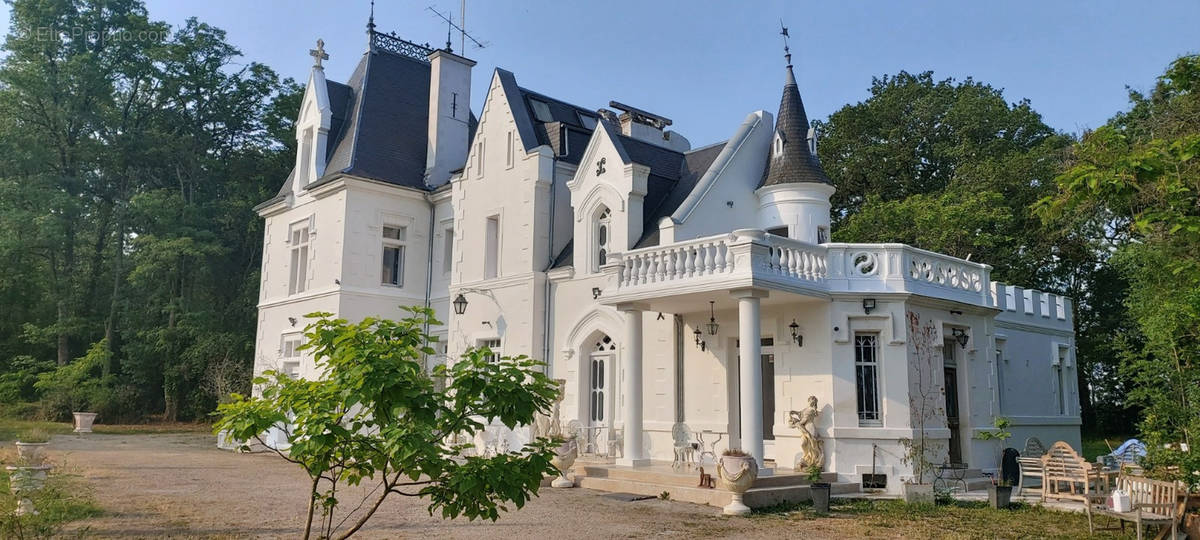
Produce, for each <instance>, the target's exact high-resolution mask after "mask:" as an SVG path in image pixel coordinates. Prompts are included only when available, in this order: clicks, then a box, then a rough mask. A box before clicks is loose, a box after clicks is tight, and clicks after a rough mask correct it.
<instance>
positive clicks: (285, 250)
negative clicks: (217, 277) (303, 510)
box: [255, 24, 1080, 491]
mask: <svg viewBox="0 0 1200 540" xmlns="http://www.w3.org/2000/svg"><path fill="white" fill-rule="evenodd" d="M368 43H369V44H368V47H367V51H366V52H365V53H364V54H363V55H362V58H361V59H359V61H358V65H357V68H356V69H355V70H354V73H353V75H352V76H351V77H350V80H349V81H347V82H346V83H345V84H343V83H338V82H334V81H330V80H327V79H326V78H325V75H324V71H323V69H322V66H321V62H322V60H323V59H324V58H326V56H325V55H324V54H323V51H322V50H321V46H320V45H318V49H317V50H315V51H313V56H314V57H315V58H316V64H315V65H314V66H313V68H312V72H311V75H310V77H309V79H308V85H307V89H306V90H305V95H304V101H303V105H302V107H301V111H300V115H299V118H298V119H297V122H296V139H297V142H298V148H299V151H298V152H297V154H298V155H297V157H296V165H295V168H294V170H293V171H292V173H291V175H290V176H289V177H288V178H287V180H286V182H284V184H283V187H282V188H281V189H280V191H279V194H278V195H277V196H276V197H274V198H272V199H270V200H268V201H266V202H264V203H263V204H261V205H260V206H259V207H258V208H257V210H258V212H259V214H260V215H261V216H262V217H263V218H264V219H265V220H266V231H265V234H264V238H263V266H262V289H261V295H260V301H259V318H258V330H257V350H256V363H255V372H256V373H261V372H262V371H263V370H266V369H277V370H284V371H287V372H289V373H292V374H294V375H295V376H299V377H311V376H316V375H317V373H316V372H315V368H314V366H313V363H312V360H311V359H310V358H306V357H305V356H304V355H302V354H300V353H299V352H297V351H296V350H295V349H296V346H298V345H299V344H300V343H301V339H302V336H301V330H302V329H303V328H304V326H305V324H306V322H305V320H304V319H303V315H304V314H306V313H310V312H313V311H329V312H333V313H336V314H337V315H338V316H340V317H344V318H347V319H351V320H357V319H360V318H362V317H365V316H372V315H373V316H383V317H400V316H402V314H403V312H402V311H401V310H400V308H399V306H401V305H420V306H430V307H432V308H433V309H434V310H435V311H436V312H437V316H438V318H439V319H440V320H442V321H446V326H442V327H436V328H432V329H431V332H432V333H433V334H434V335H437V336H439V338H440V340H441V341H440V345H439V347H441V348H442V349H441V351H442V353H443V354H442V355H439V357H438V358H431V359H429V361H430V363H431V364H432V363H434V362H442V361H445V359H447V358H449V359H453V358H456V357H457V356H458V355H459V354H461V353H462V352H463V351H464V350H466V349H467V348H469V347H478V346H485V345H486V346H489V347H491V348H492V349H495V350H498V351H502V352H503V354H506V355H507V354H526V355H529V356H532V357H534V358H538V359H543V360H544V361H546V362H547V364H548V367H547V370H548V372H549V374H550V375H551V376H553V377H555V378H560V379H564V380H565V381H566V387H565V390H566V397H565V400H564V402H563V405H562V411H561V415H562V416H561V420H562V423H563V424H564V425H565V424H567V423H569V422H572V421H573V422H576V423H577V424H578V426H579V427H581V428H582V429H581V431H582V433H583V437H584V439H585V443H591V444H587V446H589V447H590V448H591V449H592V450H595V451H596V452H597V453H599V454H604V455H609V456H611V457H612V458H613V459H614V461H615V463H616V464H618V465H626V466H634V467H637V466H640V465H644V464H647V463H649V461H650V460H654V461H665V462H671V461H672V459H673V457H674V443H673V437H672V434H673V429H674V428H675V426H676V425H677V424H682V425H685V426H686V427H687V429H688V430H689V431H690V432H691V433H693V434H702V435H704V436H705V441H706V443H711V442H712V441H713V440H715V439H717V438H718V437H719V438H720V441H719V442H718V443H717V444H716V447H715V450H716V452H717V454H718V455H719V453H720V451H721V450H722V449H724V448H727V447H739V448H742V449H744V450H745V451H746V452H748V453H750V454H752V455H753V456H755V457H756V458H758V460H759V462H760V467H764V466H765V468H767V469H770V468H772V467H775V468H777V469H779V471H780V473H783V472H786V471H788V470H789V469H791V467H792V466H793V463H795V462H796V460H797V459H798V458H799V457H800V453H801V448H800V441H801V439H800V437H799V433H798V429H794V428H790V427H789V426H788V413H789V411H792V410H801V409H804V408H806V407H807V404H808V398H809V396H815V397H816V398H817V401H818V403H819V412H818V414H817V416H816V418H817V420H816V424H815V431H816V434H817V435H818V436H819V437H820V438H821V439H822V440H823V441H824V442H823V444H824V459H823V461H824V463H823V468H824V470H825V471H828V472H832V473H836V479H837V481H838V482H841V483H858V482H861V481H862V479H863V475H865V474H871V473H873V472H874V473H876V474H881V475H886V477H887V479H888V482H887V489H888V490H891V491H895V490H897V489H899V488H898V486H899V484H900V483H901V482H902V481H903V480H905V479H907V478H910V477H911V474H912V467H911V466H910V465H906V464H905V462H904V461H903V460H902V459H901V456H902V455H903V454H904V449H903V447H902V445H901V443H900V442H899V441H900V440H901V439H903V438H912V437H916V436H919V430H918V429H917V428H918V427H919V426H920V425H921V424H922V423H924V424H925V427H926V430H925V432H926V434H927V435H928V436H929V437H931V438H933V439H935V440H937V441H938V443H939V444H940V445H941V447H942V449H943V450H942V451H943V453H944V455H943V456H942V458H943V459H944V460H945V461H948V462H957V463H967V464H969V466H970V467H971V468H973V469H983V470H994V469H995V468H996V467H997V466H998V456H999V449H1000V447H999V445H998V443H996V442H994V441H983V440H978V439H977V438H976V436H977V435H978V434H979V433H981V432H985V431H989V430H990V428H991V426H992V424H993V421H994V419H995V418H996V417H998V416H1003V417H1006V418H1009V419H1011V420H1012V423H1013V428H1012V431H1013V433H1014V436H1013V438H1012V439H1010V440H1009V441H1008V442H1007V443H1006V444H1005V446H1012V447H1016V448H1021V447H1022V445H1023V443H1024V441H1025V439H1026V438H1027V437H1030V436H1036V437H1039V438H1040V439H1041V440H1043V441H1046V444H1049V443H1050V442H1053V441H1055V440H1066V441H1068V442H1069V443H1071V444H1072V445H1075V446H1076V447H1078V445H1079V425H1080V416H1079V403H1078V389H1077V382H1076V381H1077V376H1076V372H1075V369H1076V365H1075V340H1074V327H1073V320H1072V315H1071V314H1072V307H1071V302H1070V300H1069V299H1067V298H1063V297H1061V296H1056V295H1053V294H1047V293H1043V292H1039V291H1034V290H1025V289H1022V288H1020V287H1016V286H1012V285H1006V284H1003V283H998V282H994V281H992V280H991V279H990V274H989V271H990V267H989V266H988V265H986V264H981V263H977V262H970V261H966V260H961V259H956V258H952V257H949V256H946V255H941V254H937V253H932V252H929V251H924V250H921V249H917V248H914V247H910V246H906V245H901V244H843V243H832V242H830V241H829V224H830V202H829V198H830V196H831V195H832V194H833V193H834V191H835V190H836V189H837V187H836V186H835V185H834V184H833V182H831V181H830V179H829V177H828V176H826V174H825V173H824V171H822V169H821V165H820V163H818V161H817V159H816V157H815V144H816V142H815V137H814V135H813V133H812V132H811V130H810V129H809V128H808V125H809V123H808V118H807V117H806V115H805V111H804V105H803V103H802V101H801V98H800V93H799V90H798V85H797V83H796V79H795V77H794V75H793V73H792V68H791V66H790V65H788V66H787V69H786V71H785V72H784V73H782V74H781V75H783V76H784V77H783V81H784V84H783V98H782V102H781V103H780V105H779V109H778V113H777V115H772V114H771V113H769V112H767V111H763V110H756V111H753V112H750V113H749V114H747V115H746V119H745V121H743V122H742V124H741V125H740V126H730V132H731V136H730V138H729V139H728V140H726V141H722V142H719V143H716V144H712V145H708V146H703V147H700V148H692V146H691V144H690V143H689V141H688V140H687V139H686V138H684V137H683V136H682V135H680V134H679V133H677V132H675V131H670V130H667V129H666V128H667V127H668V126H670V125H671V124H672V122H671V120H669V119H666V118H663V117H661V116H658V115H655V114H652V113H649V112H646V111H643V110H639V109H636V108H634V107H630V106H626V105H622V104H620V103H617V102H612V103H611V104H610V105H609V107H611V108H613V109H616V111H615V112H614V111H610V110H607V109H597V108H584V107H579V106H576V105H572V104H570V103H569V102H567V101H563V100H559V99H556V98H552V97H550V96H547V95H544V94H541V93H538V92H536V91H533V90H530V89H528V88H525V87H523V86H521V85H520V84H518V82H517V78H516V76H514V74H513V73H510V72H508V71H505V70H503V69H496V70H495V71H494V72H492V73H489V74H486V75H487V78H486V79H479V78H476V81H477V82H478V81H482V82H483V83H484V84H486V85H487V86H488V91H487V96H486V98H485V99H484V102H483V103H481V104H475V107H476V110H477V111H478V113H479V115H478V120H477V119H476V117H475V115H474V114H472V112H471V110H472V103H471V93H472V92H471V83H472V78H473V75H476V74H473V73H472V67H473V66H474V65H475V62H473V61H471V60H469V59H466V58H463V57H461V56H458V55H456V54H454V53H452V52H450V51H449V50H448V49H447V50H433V49H430V48H428V47H427V46H420V45H416V44H414V43H411V42H407V41H404V40H401V39H398V38H396V37H394V36H390V35H386V34H382V33H379V32H376V31H375V30H374V26H373V24H372V25H369V26H368ZM789 64H790V62H789ZM614 90H616V89H614ZM460 297H461V299H460V301H459V302H458V303H459V304H460V306H459V307H460V308H464V309H463V312H462V313H455V310H454V309H452V306H451V302H452V299H455V298H460ZM464 302H465V306H462V305H461V304H463V303H464ZM931 403H932V404H933V406H932V407H930V406H928V405H929V404H931ZM922 404H925V405H926V406H922ZM922 410H926V411H927V412H925V413H922V412H921V411H922ZM500 437H503V438H504V439H505V442H506V443H508V444H509V445H510V446H513V447H515V446H516V445H519V444H521V443H522V442H523V441H525V440H528V437H530V433H529V430H527V429H520V430H517V431H516V432H515V433H512V432H505V433H502V434H500ZM764 460H765V462H764ZM766 474H770V472H769V471H766Z"/></svg>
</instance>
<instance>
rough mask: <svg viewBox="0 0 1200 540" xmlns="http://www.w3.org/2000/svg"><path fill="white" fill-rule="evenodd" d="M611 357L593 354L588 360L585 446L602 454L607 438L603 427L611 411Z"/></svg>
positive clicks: (607, 354) (607, 422) (608, 421)
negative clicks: (609, 372) (609, 371)
mask: <svg viewBox="0 0 1200 540" xmlns="http://www.w3.org/2000/svg"><path fill="white" fill-rule="evenodd" d="M612 361H613V355H612V354H609V353H593V354H592V355H591V357H590V358H589V359H588V365H589V367H588V375H589V379H588V380H589V388H588V427H589V428H590V429H588V430H587V439H588V440H587V441H586V446H587V448H589V449H590V450H591V451H592V452H596V453H603V452H605V451H607V449H606V448H605V441H606V439H607V438H608V433H604V428H605V426H607V425H609V423H610V419H609V411H610V410H611V403H610V401H611V400H610V397H611V396H610V395H609V390H608V389H609V386H610V385H611V384H612V383H611V381H609V379H610V378H611V377H609V375H608V370H609V368H610V367H611V366H612Z"/></svg>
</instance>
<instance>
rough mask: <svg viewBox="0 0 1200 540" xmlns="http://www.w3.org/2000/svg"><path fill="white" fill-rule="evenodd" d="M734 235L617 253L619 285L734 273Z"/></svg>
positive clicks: (626, 285) (629, 285) (630, 285)
mask: <svg viewBox="0 0 1200 540" xmlns="http://www.w3.org/2000/svg"><path fill="white" fill-rule="evenodd" d="M730 240H731V237H730V235H727V234H722V235H718V236H709V237H706V238H699V239H696V240H689V241H686V242H679V243H676V244H671V245H668V246H658V247H650V248H642V249H635V250H632V251H627V252H625V253H622V254H616V255H615V258H617V259H618V261H617V264H618V265H619V266H618V270H617V286H618V287H633V286H637V285H646V284H650V283H660V282H664V281H675V280H682V279H687V278H697V277H704V276H715V275H720V274H727V273H731V272H733V269H734V260H733V259H734V258H733V257H732V256H731V254H730V251H729V246H730Z"/></svg>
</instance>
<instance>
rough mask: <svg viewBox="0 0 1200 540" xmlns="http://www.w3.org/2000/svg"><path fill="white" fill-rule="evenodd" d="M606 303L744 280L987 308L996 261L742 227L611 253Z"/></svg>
mask: <svg viewBox="0 0 1200 540" xmlns="http://www.w3.org/2000/svg"><path fill="white" fill-rule="evenodd" d="M604 272H605V273H606V274H608V276H609V282H608V286H607V287H606V289H605V291H604V296H603V298H602V300H601V301H602V302H604V303H606V304H617V303H626V302H640V301H647V300H653V299H656V298H664V297H670V296H680V295H687V294H691V293H699V292H707V291H714V290H728V289H738V288H746V287H754V288H763V289H770V290H779V291H785V292H790V293H794V294H800V295H805V296H812V297H820V298H828V297H830V296H831V295H834V294H838V293H858V294H861V293H869V294H888V293H897V294H916V295H921V296H927V297H933V298H941V299H945V300H950V301H955V302H961V303H965V304H971V305H979V306H984V307H996V303H995V301H994V300H993V299H992V288H993V287H992V286H991V277H990V272H991V267H990V266H988V265H986V264H980V263H975V262H970V261H965V260H962V259H956V258H954V257H949V256H946V255H942V254H939V253H933V252H930V251H925V250H923V249H917V248H914V247H910V246H906V245H904V244H823V245H815V244H809V243H806V242H800V241H797V240H792V239H789V238H784V237H780V236H774V235H771V234H767V233H766V232H764V231H761V230H756V229H739V230H736V231H733V232H732V233H729V234H722V235H717V236H709V237H705V238H697V239H695V240H688V241H684V242H678V243H674V244H670V245H665V246H655V247H649V248H643V249H635V250H631V251H627V252H625V253H619V254H613V255H612V256H611V259H610V263H609V264H607V265H605V267H604Z"/></svg>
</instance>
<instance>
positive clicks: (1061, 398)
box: [1054, 347, 1070, 415]
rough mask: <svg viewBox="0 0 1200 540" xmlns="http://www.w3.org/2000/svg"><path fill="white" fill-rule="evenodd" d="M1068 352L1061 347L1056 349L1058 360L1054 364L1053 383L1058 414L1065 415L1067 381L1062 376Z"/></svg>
mask: <svg viewBox="0 0 1200 540" xmlns="http://www.w3.org/2000/svg"><path fill="white" fill-rule="evenodd" d="M1069 352H1070V351H1069V350H1068V349H1065V348H1063V347H1059V348H1058V358H1056V359H1055V360H1056V361H1055V363H1054V379H1055V380H1054V382H1055V387H1056V388H1057V390H1058V414H1060V415H1065V414H1067V379H1066V377H1064V376H1063V370H1064V369H1066V364H1067V354H1068V353H1069Z"/></svg>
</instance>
